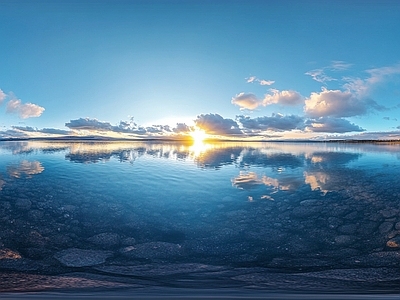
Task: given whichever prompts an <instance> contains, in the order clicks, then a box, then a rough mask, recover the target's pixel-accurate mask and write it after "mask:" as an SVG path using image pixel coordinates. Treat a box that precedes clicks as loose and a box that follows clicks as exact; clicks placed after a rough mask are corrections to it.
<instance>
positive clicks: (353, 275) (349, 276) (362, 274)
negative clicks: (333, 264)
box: [296, 268, 400, 282]
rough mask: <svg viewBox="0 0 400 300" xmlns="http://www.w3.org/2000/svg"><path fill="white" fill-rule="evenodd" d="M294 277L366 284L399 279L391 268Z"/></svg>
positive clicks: (346, 270) (336, 271)
mask: <svg viewBox="0 0 400 300" xmlns="http://www.w3.org/2000/svg"><path fill="white" fill-rule="evenodd" d="M296 275H299V276H307V277H314V278H326V279H339V280H346V281H367V282H376V281H392V280H399V279H400V272H399V270H398V269H392V268H362V269H336V270H327V271H320V272H309V273H298V274H296Z"/></svg>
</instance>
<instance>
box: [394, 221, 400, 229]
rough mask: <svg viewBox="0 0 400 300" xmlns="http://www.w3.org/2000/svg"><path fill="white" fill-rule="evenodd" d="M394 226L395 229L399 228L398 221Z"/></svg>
mask: <svg viewBox="0 0 400 300" xmlns="http://www.w3.org/2000/svg"><path fill="white" fill-rule="evenodd" d="M394 228H396V230H400V222H397V223H396V224H395V225H394Z"/></svg>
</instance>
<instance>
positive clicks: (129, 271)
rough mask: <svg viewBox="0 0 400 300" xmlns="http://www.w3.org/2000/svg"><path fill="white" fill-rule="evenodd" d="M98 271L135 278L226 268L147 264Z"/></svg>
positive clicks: (103, 268) (102, 267)
mask: <svg viewBox="0 0 400 300" xmlns="http://www.w3.org/2000/svg"><path fill="white" fill-rule="evenodd" d="M95 269H96V270H99V271H102V272H106V273H111V274H118V275H133V276H167V275H176V274H188V273H199V272H212V271H221V270H224V269H225V268H224V267H221V266H213V265H205V264H195V263H185V264H165V265H160V264H146V265H140V266H101V267H95Z"/></svg>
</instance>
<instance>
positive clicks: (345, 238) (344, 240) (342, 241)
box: [335, 235, 355, 246]
mask: <svg viewBox="0 0 400 300" xmlns="http://www.w3.org/2000/svg"><path fill="white" fill-rule="evenodd" d="M354 242H355V237H354V236H351V235H338V236H336V237H335V243H336V244H337V245H339V246H343V245H349V244H352V243H354Z"/></svg>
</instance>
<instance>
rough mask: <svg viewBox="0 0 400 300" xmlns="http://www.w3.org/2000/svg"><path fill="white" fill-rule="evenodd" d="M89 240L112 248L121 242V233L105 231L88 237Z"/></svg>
mask: <svg viewBox="0 0 400 300" xmlns="http://www.w3.org/2000/svg"><path fill="white" fill-rule="evenodd" d="M87 240H88V241H89V242H91V243H93V244H95V245H97V246H101V247H103V248H111V247H114V246H117V245H119V244H120V242H121V237H120V236H119V234H116V233H111V232H105V233H100V234H96V235H94V236H92V237H90V238H88V239H87Z"/></svg>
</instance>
